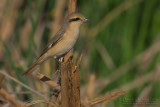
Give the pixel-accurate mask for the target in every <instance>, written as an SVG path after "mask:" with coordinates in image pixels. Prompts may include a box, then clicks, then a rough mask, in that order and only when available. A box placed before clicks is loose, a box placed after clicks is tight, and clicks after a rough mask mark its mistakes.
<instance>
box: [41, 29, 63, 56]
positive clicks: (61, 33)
mask: <svg viewBox="0 0 160 107" xmlns="http://www.w3.org/2000/svg"><path fill="white" fill-rule="evenodd" d="M64 33H65V28H64V27H61V28H60V30H59V31H58V32H57V33H56V34H55V36H54V37H53V38H52V39H51V40H50V41H49V43H48V44H47V46H46V48H45V49H44V50H43V51H42V54H41V55H40V57H41V56H42V55H43V54H44V53H46V52H47V51H48V50H49V49H50V48H51V47H53V46H54V45H55V44H56V43H57V42H58V41H59V40H60V39H61V38H62V37H63V35H64Z"/></svg>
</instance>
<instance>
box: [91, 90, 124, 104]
mask: <svg viewBox="0 0 160 107" xmlns="http://www.w3.org/2000/svg"><path fill="white" fill-rule="evenodd" d="M124 94H125V91H122V90H120V91H115V92H111V93H107V94H106V95H105V96H102V97H98V98H95V99H94V100H91V101H89V103H88V104H89V105H90V106H93V105H95V104H98V103H101V102H103V101H107V100H112V99H115V98H117V97H119V96H122V95H124Z"/></svg>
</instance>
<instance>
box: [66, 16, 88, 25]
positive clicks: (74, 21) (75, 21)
mask: <svg viewBox="0 0 160 107" xmlns="http://www.w3.org/2000/svg"><path fill="white" fill-rule="evenodd" d="M88 21H89V20H88V19H86V18H85V17H84V16H83V15H82V14H80V13H72V14H70V15H69V16H68V17H67V23H68V24H69V25H71V26H75V27H76V26H80V25H81V24H82V23H86V22H88Z"/></svg>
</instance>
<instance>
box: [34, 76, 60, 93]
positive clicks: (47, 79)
mask: <svg viewBox="0 0 160 107" xmlns="http://www.w3.org/2000/svg"><path fill="white" fill-rule="evenodd" d="M36 76H37V78H38V79H40V80H41V81H43V82H44V83H45V84H47V85H49V86H51V87H52V88H53V89H56V90H58V91H60V86H59V84H57V83H56V82H54V81H52V80H51V79H50V78H48V77H46V76H45V75H43V74H40V73H37V75H36Z"/></svg>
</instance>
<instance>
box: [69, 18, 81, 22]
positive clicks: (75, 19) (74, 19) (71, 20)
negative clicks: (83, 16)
mask: <svg viewBox="0 0 160 107" xmlns="http://www.w3.org/2000/svg"><path fill="white" fill-rule="evenodd" d="M78 20H80V18H73V19H70V20H69V22H73V21H78Z"/></svg>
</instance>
